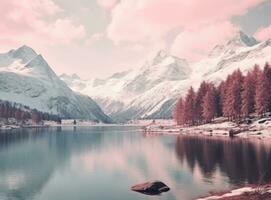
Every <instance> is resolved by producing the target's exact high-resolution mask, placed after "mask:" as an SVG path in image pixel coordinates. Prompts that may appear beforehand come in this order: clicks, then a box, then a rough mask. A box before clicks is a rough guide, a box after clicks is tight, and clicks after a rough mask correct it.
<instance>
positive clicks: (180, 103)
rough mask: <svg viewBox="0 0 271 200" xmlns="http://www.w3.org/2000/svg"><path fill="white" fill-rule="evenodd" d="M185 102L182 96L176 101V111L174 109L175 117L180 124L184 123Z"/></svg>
mask: <svg viewBox="0 0 271 200" xmlns="http://www.w3.org/2000/svg"><path fill="white" fill-rule="evenodd" d="M183 109H184V102H183V99H182V98H179V100H178V101H177V103H176V106H175V111H174V118H175V121H176V123H177V124H178V125H183V124H184V115H183V114H184V110H183Z"/></svg>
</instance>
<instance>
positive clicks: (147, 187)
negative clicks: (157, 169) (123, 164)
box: [131, 181, 170, 195]
mask: <svg viewBox="0 0 271 200" xmlns="http://www.w3.org/2000/svg"><path fill="white" fill-rule="evenodd" d="M131 190H133V191H135V192H140V193H142V194H146V195H159V194H161V193H162V192H167V191H169V190H170V188H169V187H168V186H167V185H166V184H164V183H163V182H161V181H154V182H145V183H141V184H137V185H134V186H132V187H131Z"/></svg>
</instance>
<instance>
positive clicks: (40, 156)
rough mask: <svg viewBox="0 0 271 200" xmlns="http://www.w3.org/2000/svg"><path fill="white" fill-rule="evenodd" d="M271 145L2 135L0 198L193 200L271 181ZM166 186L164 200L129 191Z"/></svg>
mask: <svg viewBox="0 0 271 200" xmlns="http://www.w3.org/2000/svg"><path fill="white" fill-rule="evenodd" d="M270 172H271V143H270V144H269V143H267V142H263V141H262V140H258V139H256V140H255V141H254V142H252V141H249V140H240V139H228V138H226V139H214V138H203V137H195V136H190V137H189V136H175V135H173V136H170V135H164V136H146V135H144V134H142V133H141V131H140V128H137V127H70V128H69V127H65V128H64V127H62V128H49V129H24V130H12V131H5V132H3V131H2V132H0V200H145V199H155V200H157V199H161V200H175V199H176V200H177V199H178V200H190V199H194V198H196V197H198V196H202V195H206V194H208V191H210V190H211V191H214V190H226V189H229V188H233V187H235V186H242V185H243V184H246V183H258V182H259V181H261V182H265V181H271V173H270ZM148 180H161V181H163V182H164V183H166V184H167V185H168V186H169V187H170V188H171V190H170V191H169V192H167V193H163V194H162V195H161V196H146V195H143V194H140V193H135V192H133V191H130V187H131V186H132V185H134V184H137V183H141V182H144V181H148Z"/></svg>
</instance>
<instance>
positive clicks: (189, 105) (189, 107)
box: [184, 87, 196, 125]
mask: <svg viewBox="0 0 271 200" xmlns="http://www.w3.org/2000/svg"><path fill="white" fill-rule="evenodd" d="M195 96H196V94H195V91H194V89H193V87H190V89H189V90H188V94H187V95H186V98H185V103H184V121H185V122H186V123H188V124H190V125H194V123H195V112H194V111H195Z"/></svg>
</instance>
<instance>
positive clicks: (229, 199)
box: [197, 184, 271, 200]
mask: <svg viewBox="0 0 271 200" xmlns="http://www.w3.org/2000/svg"><path fill="white" fill-rule="evenodd" d="M249 199H251V200H270V199H271V184H263V185H250V186H246V187H242V188H238V189H234V190H231V191H228V192H216V193H212V194H211V195H210V196H206V197H200V198H198V199H197V200H249Z"/></svg>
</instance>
